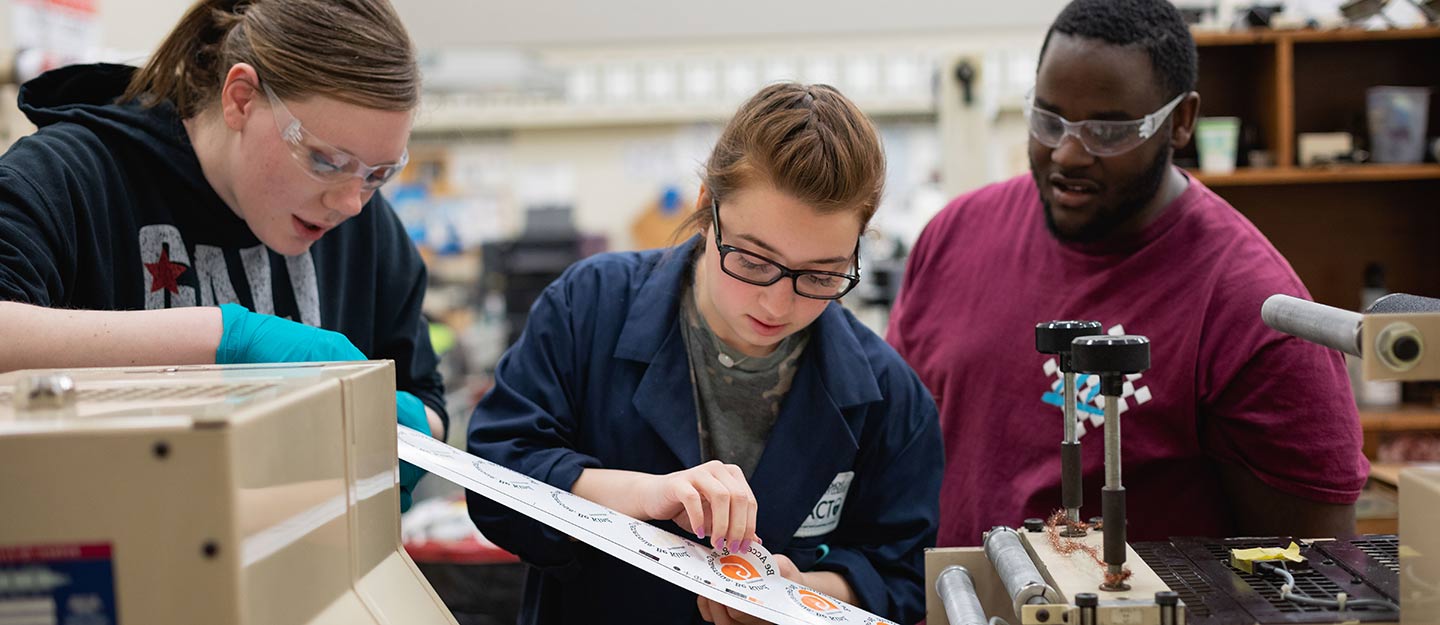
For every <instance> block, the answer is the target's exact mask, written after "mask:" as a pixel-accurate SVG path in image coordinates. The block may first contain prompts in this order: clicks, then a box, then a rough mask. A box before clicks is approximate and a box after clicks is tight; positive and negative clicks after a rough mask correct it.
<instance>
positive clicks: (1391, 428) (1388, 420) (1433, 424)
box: [1360, 406, 1440, 432]
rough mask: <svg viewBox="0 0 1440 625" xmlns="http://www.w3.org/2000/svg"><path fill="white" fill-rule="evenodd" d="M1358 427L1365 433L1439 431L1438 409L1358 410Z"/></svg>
mask: <svg viewBox="0 0 1440 625" xmlns="http://www.w3.org/2000/svg"><path fill="white" fill-rule="evenodd" d="M1360 427H1361V428H1363V429H1364V430H1365V431H1366V432H1406V431H1416V430H1440V409H1437V408H1427V407H1424V406H1401V407H1399V408H1396V409H1393V410H1364V409H1362V410H1360Z"/></svg>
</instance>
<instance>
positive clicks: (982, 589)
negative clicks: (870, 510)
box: [926, 295, 1440, 625]
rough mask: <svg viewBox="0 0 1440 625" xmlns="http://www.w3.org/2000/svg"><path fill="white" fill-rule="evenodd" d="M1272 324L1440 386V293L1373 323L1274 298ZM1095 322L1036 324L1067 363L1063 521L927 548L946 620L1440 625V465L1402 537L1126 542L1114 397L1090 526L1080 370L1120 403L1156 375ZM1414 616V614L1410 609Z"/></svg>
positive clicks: (1135, 342)
mask: <svg viewBox="0 0 1440 625" xmlns="http://www.w3.org/2000/svg"><path fill="white" fill-rule="evenodd" d="M1261 316H1262V318H1263V320H1264V321H1265V323H1266V324H1267V325H1269V326H1270V327H1272V328H1274V329H1276V330H1279V331H1281V332H1285V333H1288V334H1292V335H1295V336H1298V337H1301V338H1304V339H1306V340H1310V341H1312V342H1315V343H1319V344H1321V345H1325V346H1328V347H1332V348H1335V349H1339V350H1341V351H1343V352H1345V353H1349V354H1352V355H1355V356H1358V357H1360V358H1361V359H1362V362H1363V367H1364V373H1365V377H1366V379H1368V380H1440V353H1430V352H1429V351H1427V349H1426V345H1427V344H1429V345H1431V346H1434V345H1440V300H1434V299H1429V298H1422V297H1415V296H1410V295H1392V296H1389V297H1386V298H1382V299H1381V300H1378V301H1377V302H1376V303H1375V304H1374V305H1373V306H1372V307H1371V308H1370V309H1369V310H1367V311H1366V312H1365V313H1364V314H1361V313H1355V312H1349V311H1344V310H1340V309H1336V308H1332V307H1329V306H1324V305H1321V304H1316V303H1313V302H1309V301H1305V300H1300V299H1296V298H1292V297H1288V296H1284V295H1276V296H1273V297H1271V298H1270V299H1269V300H1267V301H1266V302H1265V305H1264V307H1263V309H1262V311H1261ZM1099 328H1100V324H1099V323H1096V322H1092V321H1056V322H1050V323H1042V324H1039V325H1038V326H1037V327H1036V348H1037V349H1038V350H1039V351H1041V352H1043V353H1049V354H1056V355H1057V356H1058V357H1059V358H1058V361H1059V365H1060V366H1059V368H1060V371H1061V372H1062V385H1063V388H1062V393H1063V394H1064V397H1065V398H1066V401H1065V403H1064V418H1065V420H1066V429H1065V436H1064V439H1063V441H1062V443H1061V467H1062V479H1061V497H1062V501H1061V508H1060V512H1058V513H1057V514H1056V515H1055V517H1054V518H1052V519H1050V520H1049V521H1048V522H1046V521H1045V520H1041V519H1029V520H1027V522H1026V523H1025V524H1024V525H1023V526H1022V527H1020V528H1018V529H1016V528H1009V527H997V528H994V529H992V530H991V531H989V532H986V534H985V536H984V546H983V547H969V548H952V549H935V550H931V551H930V552H928V553H927V554H926V583H927V587H928V588H927V593H928V594H927V611H928V617H927V622H928V623H930V625H947V624H948V625H995V624H998V623H1001V622H1004V623H1018V624H1020V625H1276V624H1287V625H1288V624H1321V623H1325V624H1329V623H1334V624H1339V623H1346V624H1349V623H1402V624H1404V625H1422V624H1423V625H1434V624H1437V623H1440V533H1437V532H1436V531H1435V530H1436V528H1440V469H1423V468H1415V469H1407V470H1405V471H1402V472H1401V474H1400V507H1401V515H1400V535H1399V536H1394V535H1369V536H1359V537H1355V538H1349V539H1318V540H1306V539H1296V538H1291V537H1257V538H1249V537H1247V538H1228V539H1209V538H1172V539H1171V540H1169V541H1162V542H1149V543H1136V544H1130V543H1127V542H1126V540H1125V532H1124V526H1125V520H1124V519H1125V504H1124V486H1123V484H1122V482H1121V471H1120V462H1119V461H1120V440H1121V437H1120V419H1119V414H1118V410H1116V405H1117V402H1115V401H1106V402H1105V408H1106V410H1105V434H1104V438H1105V487H1104V489H1103V490H1102V492H1101V504H1102V506H1101V507H1102V511H1103V513H1104V516H1103V518H1102V519H1097V520H1092V522H1091V523H1085V522H1081V521H1080V519H1079V508H1080V503H1081V501H1082V500H1083V498H1082V494H1081V492H1080V462H1079V458H1080V453H1079V442H1078V440H1077V438H1076V437H1075V436H1074V422H1075V402H1074V384H1075V374H1076V373H1089V374H1095V375H1097V376H1098V377H1099V379H1100V392H1101V393H1102V394H1104V395H1106V396H1107V398H1112V397H1114V396H1118V395H1119V394H1120V390H1119V384H1120V381H1121V380H1122V379H1123V376H1124V375H1126V374H1129V373H1138V372H1140V371H1143V370H1144V369H1145V368H1146V367H1148V366H1149V345H1148V341H1146V340H1145V338H1144V337H1126V336H1118V337H1117V336H1103V335H1100V334H1099V331H1098V330H1099ZM1402 607H1403V610H1402Z"/></svg>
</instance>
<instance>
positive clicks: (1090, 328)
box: [1035, 321, 1103, 354]
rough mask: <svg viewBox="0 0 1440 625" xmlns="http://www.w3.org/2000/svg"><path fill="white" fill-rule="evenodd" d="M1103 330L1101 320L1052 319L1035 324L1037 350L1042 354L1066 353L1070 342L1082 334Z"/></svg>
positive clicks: (1093, 333)
mask: <svg viewBox="0 0 1440 625" xmlns="http://www.w3.org/2000/svg"><path fill="white" fill-rule="evenodd" d="M1101 332H1103V331H1102V330H1101V329H1100V322H1099V321H1050V322H1047V323H1037V324H1035V351H1037V352H1040V353H1042V354H1066V353H1069V352H1070V343H1071V342H1072V341H1074V340H1075V339H1078V338H1080V337H1082V336H1094V335H1097V334H1100V333H1101Z"/></svg>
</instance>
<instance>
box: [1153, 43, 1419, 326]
mask: <svg viewBox="0 0 1440 625" xmlns="http://www.w3.org/2000/svg"><path fill="white" fill-rule="evenodd" d="M1195 39H1196V43H1197V44H1198V45H1199V49H1200V76H1199V81H1198V83H1199V84H1198V90H1199V92H1200V98H1201V103H1200V114H1201V115H1209V116H1222V115H1223V116H1235V117H1239V118H1240V119H1241V120H1242V128H1243V130H1242V141H1241V143H1242V150H1243V149H1245V148H1251V149H1260V150H1265V151H1268V152H1269V153H1270V154H1271V156H1272V158H1273V162H1274V163H1275V166H1274V167H1267V168H1253V167H1241V168H1238V169H1237V170H1236V171H1235V172H1234V173H1232V174H1226V175H1209V174H1196V177H1197V178H1198V179H1199V180H1200V181H1201V182H1203V183H1204V184H1205V185H1206V186H1209V187H1211V188H1213V189H1214V190H1215V192H1216V193H1218V194H1220V195H1221V196H1222V197H1224V198H1225V199H1226V200H1228V201H1229V202H1230V203H1231V204H1232V205H1234V206H1235V207H1236V208H1237V209H1239V210H1240V211H1241V212H1242V213H1244V214H1245V215H1246V217H1248V218H1249V219H1250V220H1251V221H1252V222H1254V223H1255V225H1256V226H1257V227H1259V228H1260V230H1261V232H1263V233H1265V235H1266V236H1267V237H1268V238H1269V239H1270V241H1271V242H1272V243H1273V244H1274V245H1275V247H1276V249H1278V250H1279V251H1280V252H1281V253H1282V254H1284V255H1285V257H1286V259H1287V260H1289V261H1290V264H1291V266H1292V267H1294V268H1295V271H1296V273H1297V274H1299V276H1300V278H1301V280H1303V281H1304V282H1305V285H1306V287H1307V288H1308V289H1309V290H1310V293H1311V295H1312V296H1313V297H1314V298H1315V299H1316V300H1317V301H1319V302H1322V303H1325V304H1330V305H1332V306H1337V307H1340V308H1345V309H1349V310H1354V309H1357V308H1358V307H1359V306H1360V289H1361V286H1362V279H1363V276H1364V270H1365V266H1366V265H1367V264H1369V263H1380V264H1383V265H1384V266H1385V269H1386V274H1387V276H1386V278H1387V284H1386V286H1387V287H1388V288H1389V289H1390V290H1391V291H1399V292H1407V293H1414V294H1417V295H1425V296H1430V297H1440V210H1437V208H1440V164H1436V163H1433V162H1427V163H1419V164H1411V165H1381V164H1354V165H1334V166H1325V167H1304V166H1302V165H1301V163H1299V162H1297V155H1296V143H1297V139H1296V138H1297V136H1298V135H1299V134H1300V133H1306V132H1334V131H1345V132H1350V133H1352V134H1354V135H1355V137H1356V139H1357V140H1358V141H1360V142H1365V141H1368V129H1367V127H1366V123H1365V90H1366V89H1368V88H1370V87H1374V86H1381V85H1409V86H1423V87H1431V88H1437V90H1436V92H1435V94H1434V95H1432V97H1431V106H1430V117H1429V120H1428V121H1429V124H1428V134H1429V135H1430V136H1434V135H1436V134H1440V28H1413V29H1394V30H1380V31H1367V30H1330V31H1316V30H1299V31H1277V30H1255V31H1240V32H1223V33H1216V32H1196V34H1195ZM1192 144H1193V142H1192ZM1193 156H1194V148H1193V146H1192V147H1189V148H1187V149H1186V150H1183V151H1181V152H1180V153H1179V154H1177V157H1178V158H1185V157H1193ZM1242 164H1243V163H1242Z"/></svg>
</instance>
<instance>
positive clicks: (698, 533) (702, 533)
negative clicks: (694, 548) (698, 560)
mask: <svg viewBox="0 0 1440 625" xmlns="http://www.w3.org/2000/svg"><path fill="white" fill-rule="evenodd" d="M695 537H696V538H700V539H704V538H705V528H703V527H702V528H700V529H698V530H695Z"/></svg>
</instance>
